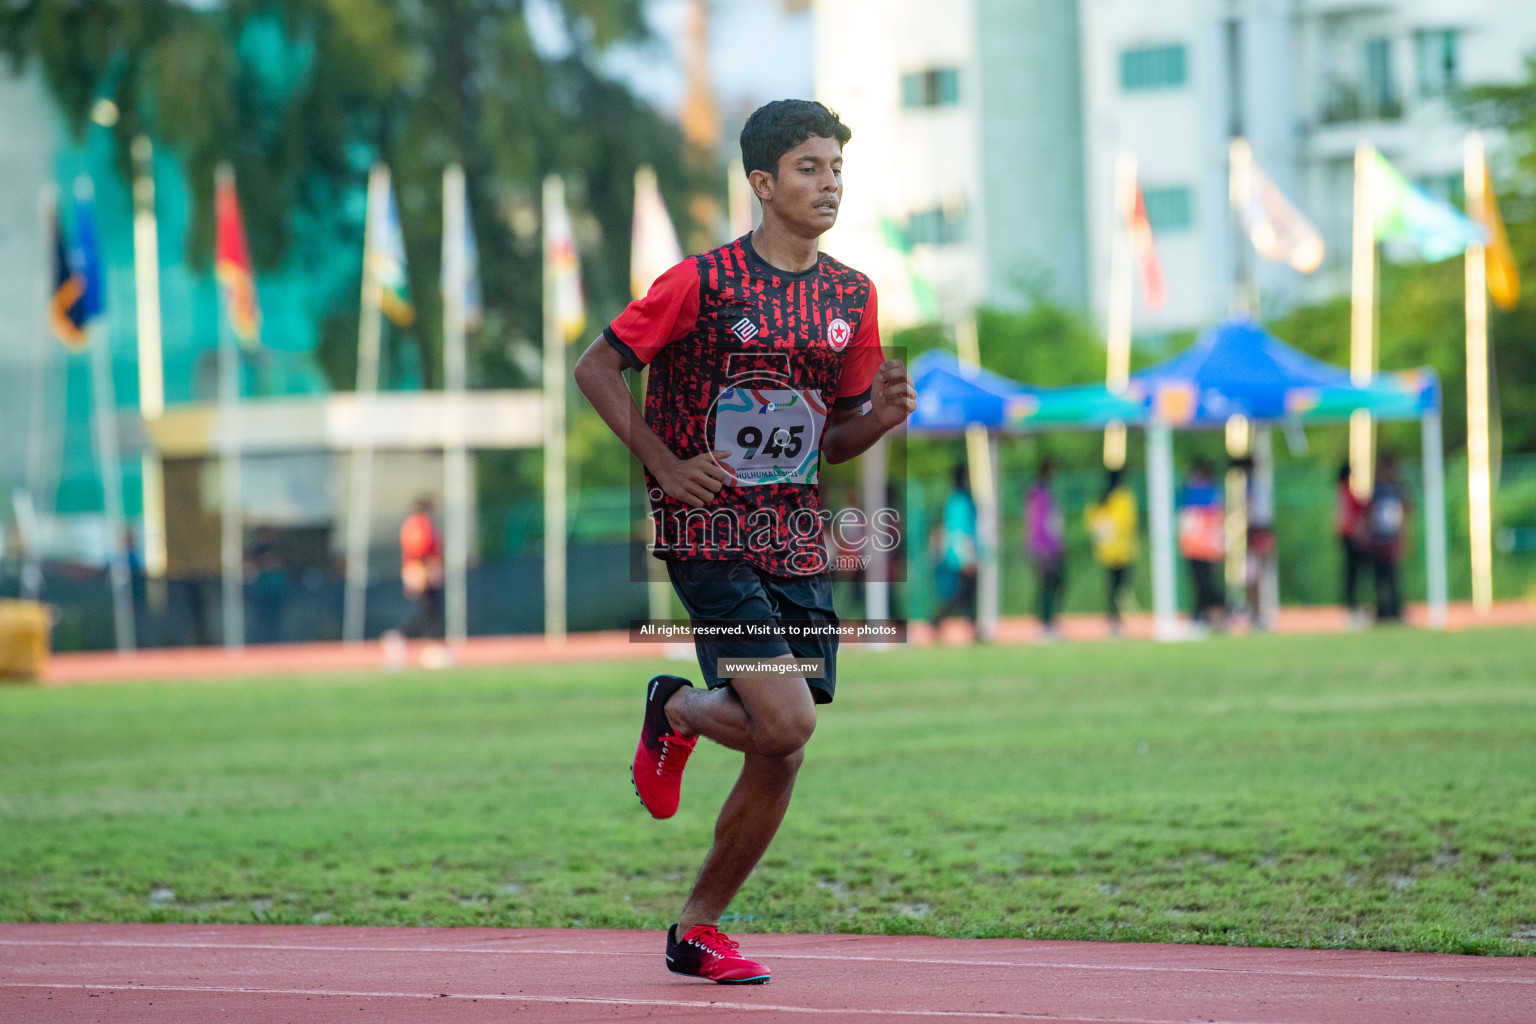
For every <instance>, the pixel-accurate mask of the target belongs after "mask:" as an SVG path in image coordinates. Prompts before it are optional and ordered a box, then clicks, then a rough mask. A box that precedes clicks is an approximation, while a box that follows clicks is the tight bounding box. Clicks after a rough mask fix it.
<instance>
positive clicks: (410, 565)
mask: <svg viewBox="0 0 1536 1024" xmlns="http://www.w3.org/2000/svg"><path fill="white" fill-rule="evenodd" d="M400 585H401V587H402V588H403V589H404V590H405V596H406V597H409V598H412V599H414V601H415V609H414V610H413V612H412V613H411V617H410V618H409V619H407V620H406V623H405V625H404V626H402V627H401V630H400V631H401V632H402V633H404V634H405V635H406V636H408V637H430V638H432V639H438V640H440V639H442V637H443V545H442V540H441V538H440V537H439V536H438V533H437V524H436V523H434V522H433V521H432V499H431V498H426V497H422V498H417V499H416V505H415V509H414V511H412V512H411V514H410V515H408V516H406V517H405V522H404V523H402V524H401V526H400Z"/></svg>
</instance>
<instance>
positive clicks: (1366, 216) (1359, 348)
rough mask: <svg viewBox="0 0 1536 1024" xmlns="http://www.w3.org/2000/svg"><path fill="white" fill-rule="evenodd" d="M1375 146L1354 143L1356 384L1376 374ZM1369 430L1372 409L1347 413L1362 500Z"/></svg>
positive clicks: (1352, 471)
mask: <svg viewBox="0 0 1536 1024" xmlns="http://www.w3.org/2000/svg"><path fill="white" fill-rule="evenodd" d="M1375 155H1376V150H1375V147H1374V146H1372V145H1371V144H1370V143H1369V142H1363V141H1362V142H1361V143H1359V144H1358V145H1357V146H1356V147H1355V225H1354V238H1353V246H1354V250H1353V252H1352V253H1351V259H1350V321H1349V374H1350V379H1351V380H1352V381H1353V382H1354V383H1355V384H1356V385H1365V384H1369V383H1370V382H1371V377H1373V376H1374V375H1375V373H1376V335H1375V332H1376V324H1375V317H1376V308H1375V307H1376V222H1375V218H1376V215H1375V210H1374V208H1373V206H1372V198H1373V197H1372V189H1371V177H1372V175H1373V174H1374V173H1375ZM1373 440H1374V429H1373V424H1372V422H1371V414H1370V413H1369V412H1367V411H1366V410H1364V409H1357V410H1355V411H1354V412H1353V413H1351V414H1350V417H1349V485H1350V487H1351V488H1352V489H1353V490H1354V492H1355V496H1356V497H1358V498H1360V499H1361V500H1362V501H1364V500H1366V499H1367V498H1369V497H1370V494H1371V487H1372V482H1373V480H1374V478H1375V477H1374V474H1375V468H1376V467H1375V465H1374V463H1373V448H1374V444H1373Z"/></svg>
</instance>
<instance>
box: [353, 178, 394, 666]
mask: <svg viewBox="0 0 1536 1024" xmlns="http://www.w3.org/2000/svg"><path fill="white" fill-rule="evenodd" d="M388 196H389V168H387V167H385V166H384V165H383V164H375V165H374V167H373V170H372V171H371V172H369V175H368V212H367V214H366V218H365V222H364V228H363V291H362V308H361V310H360V315H359V322H358V331H357V391H356V396H355V398H356V405H355V406H354V408H355V410H356V412H355V419H354V432H353V440H352V480H351V493H350V494H348V496H347V586H346V595H345V598H344V600H343V606H342V639H344V640H345V641H346V642H347V643H349V644H360V643H362V642H363V623H364V618H363V613H364V611H365V609H366V602H367V594H368V526H369V518H370V509H371V507H372V504H373V502H372V497H373V404H374V403H373V398H374V395H375V394H376V393H377V392H378V390H379V336H380V333H381V332H382V331H383V323H382V318H383V305H382V297H383V294H382V293H383V286H382V285H381V284H380V282H379V277H378V274H376V273H375V272H374V269H373V267H372V266H370V263H371V261H372V260H373V253H374V249H375V247H376V246H377V245H378V232H379V220H380V218H382V217H383V216H384V207H385V204H386V203H387V202H388Z"/></svg>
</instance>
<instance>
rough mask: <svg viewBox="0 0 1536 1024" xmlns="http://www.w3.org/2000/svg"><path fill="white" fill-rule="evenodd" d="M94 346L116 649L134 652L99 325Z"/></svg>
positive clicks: (92, 330) (113, 424)
mask: <svg viewBox="0 0 1536 1024" xmlns="http://www.w3.org/2000/svg"><path fill="white" fill-rule="evenodd" d="M86 331H87V337H88V338H89V344H90V346H91V386H92V391H93V398H94V401H93V402H92V408H91V411H92V413H93V415H92V420H93V421H94V425H95V428H96V458H97V461H98V462H99V464H100V469H101V494H102V500H103V503H104V506H105V511H106V514H107V532H108V535H109V536H108V551H110V552H111V569H110V578H111V581H112V625H113V630H114V632H115V633H116V634H117V649H118V652H119V653H122V654H132V653H133V651H134V648H135V646H137V642H136V640H135V637H134V628H133V592H132V590H131V588H130V581H129V578H128V553H127V552H126V551H125V550H124V549H123V530H124V529H125V528H126V525H127V524H126V522H125V520H124V518H123V476H122V461H121V460H122V450H121V447H120V445H119V444H118V436H117V392H116V389H115V388H114V387H113V385H112V354H111V353H110V352H108V351H107V344H108V343H107V332H106V331H105V330H104V329H102V328H101V327H100V326H97V325H92V326H89V327H87V328H86Z"/></svg>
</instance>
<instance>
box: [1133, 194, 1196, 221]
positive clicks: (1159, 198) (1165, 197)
mask: <svg viewBox="0 0 1536 1024" xmlns="http://www.w3.org/2000/svg"><path fill="white" fill-rule="evenodd" d="M1142 199H1144V200H1145V201H1146V204H1147V222H1148V223H1150V224H1151V225H1152V230H1153V231H1154V232H1168V231H1188V230H1189V229H1190V228H1191V227H1192V226H1193V225H1194V223H1195V199H1194V191H1193V190H1192V189H1190V188H1189V187H1188V186H1186V185H1179V186H1175V187H1173V188H1149V189H1146V190H1145V191H1143V192H1142Z"/></svg>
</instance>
